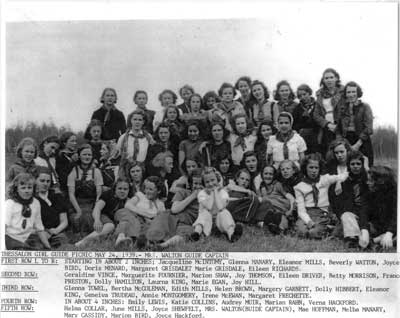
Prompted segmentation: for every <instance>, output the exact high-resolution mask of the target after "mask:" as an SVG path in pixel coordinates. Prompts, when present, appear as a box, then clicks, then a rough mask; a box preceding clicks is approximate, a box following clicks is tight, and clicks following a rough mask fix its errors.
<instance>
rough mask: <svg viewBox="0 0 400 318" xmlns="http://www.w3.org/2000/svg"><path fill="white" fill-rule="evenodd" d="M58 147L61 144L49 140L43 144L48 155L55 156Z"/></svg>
mask: <svg viewBox="0 0 400 318" xmlns="http://www.w3.org/2000/svg"><path fill="white" fill-rule="evenodd" d="M58 147H59V144H58V143H56V142H47V143H45V144H44V146H43V151H44V153H45V154H46V156H47V157H54V156H55V154H56V152H57V150H58Z"/></svg>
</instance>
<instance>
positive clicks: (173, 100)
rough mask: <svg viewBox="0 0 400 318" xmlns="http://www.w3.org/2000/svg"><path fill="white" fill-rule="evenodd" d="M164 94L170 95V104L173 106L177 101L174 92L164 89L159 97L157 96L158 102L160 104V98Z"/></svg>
mask: <svg viewBox="0 0 400 318" xmlns="http://www.w3.org/2000/svg"><path fill="white" fill-rule="evenodd" d="M164 94H170V95H171V96H172V102H173V103H174V104H175V103H176V100H177V99H178V96H177V95H176V94H175V93H174V91H172V90H170V89H164V90H163V91H162V92H161V93H160V94H159V95H158V100H159V101H160V103H161V100H162V97H163V95H164Z"/></svg>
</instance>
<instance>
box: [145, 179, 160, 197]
mask: <svg viewBox="0 0 400 318" xmlns="http://www.w3.org/2000/svg"><path fill="white" fill-rule="evenodd" d="M158 193H159V191H158V189H157V186H156V185H155V184H154V183H153V182H150V181H146V182H145V184H144V194H145V195H146V197H147V199H149V200H155V199H157V197H158Z"/></svg>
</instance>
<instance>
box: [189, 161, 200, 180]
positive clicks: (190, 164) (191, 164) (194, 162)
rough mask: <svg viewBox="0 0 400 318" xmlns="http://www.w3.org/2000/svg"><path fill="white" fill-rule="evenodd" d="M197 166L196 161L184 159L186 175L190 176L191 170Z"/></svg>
mask: <svg viewBox="0 0 400 318" xmlns="http://www.w3.org/2000/svg"><path fill="white" fill-rule="evenodd" d="M198 167H199V166H198V165H197V162H196V161H194V160H186V171H187V174H188V176H191V175H192V173H193V171H194V170H195V169H197V168H198Z"/></svg>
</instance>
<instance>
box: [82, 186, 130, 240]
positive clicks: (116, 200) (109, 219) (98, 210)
mask: <svg viewBox="0 0 400 318" xmlns="http://www.w3.org/2000/svg"><path fill="white" fill-rule="evenodd" d="M129 192H130V191H129V183H128V180H126V179H117V181H116V182H115V184H114V186H113V188H112V189H110V190H108V191H106V192H104V193H103V194H102V195H101V196H100V199H99V200H98V201H97V202H96V205H95V206H94V208H93V212H92V216H93V219H94V223H93V228H94V231H93V232H92V233H90V234H89V235H87V236H85V237H84V238H83V239H81V240H80V241H79V242H76V243H75V246H76V247H82V246H84V245H86V244H87V243H88V242H90V241H92V240H95V239H97V238H99V237H104V236H106V235H108V234H110V233H112V232H113V231H114V229H115V224H116V221H115V219H114V217H115V213H116V212H117V211H118V210H120V209H123V208H124V207H125V203H126V201H127V200H128V195H129Z"/></svg>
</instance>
